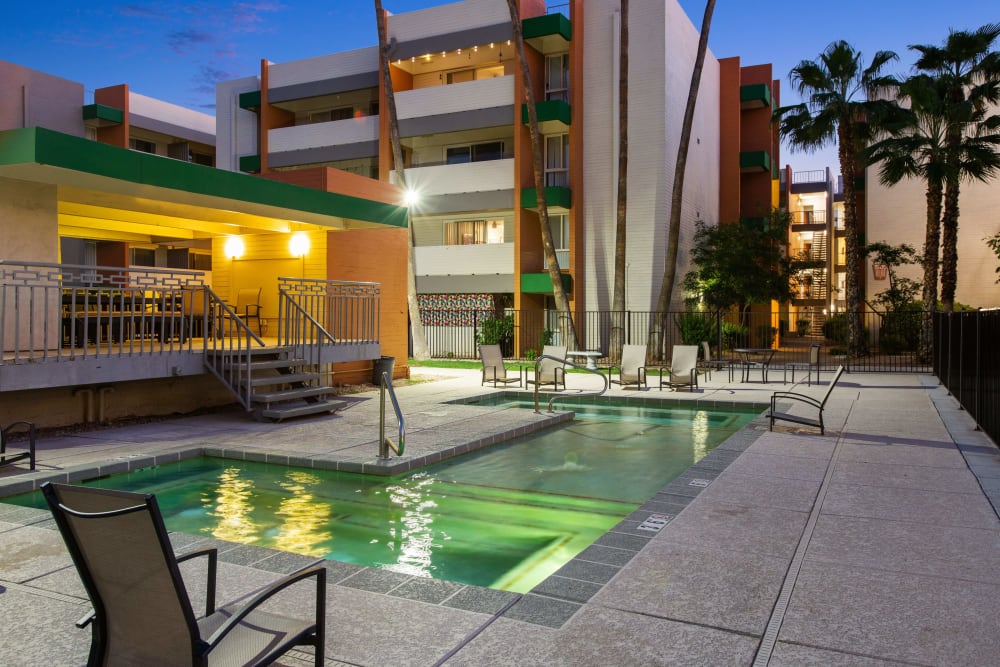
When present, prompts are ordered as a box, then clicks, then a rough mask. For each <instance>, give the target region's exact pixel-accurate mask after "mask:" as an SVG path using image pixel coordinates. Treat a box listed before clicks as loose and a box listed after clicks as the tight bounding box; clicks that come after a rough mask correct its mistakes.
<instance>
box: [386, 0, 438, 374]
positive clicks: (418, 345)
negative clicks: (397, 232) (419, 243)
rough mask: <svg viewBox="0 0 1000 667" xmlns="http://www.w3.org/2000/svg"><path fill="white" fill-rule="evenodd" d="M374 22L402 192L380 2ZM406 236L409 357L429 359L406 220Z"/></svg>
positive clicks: (393, 98)
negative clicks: (410, 346)
mask: <svg viewBox="0 0 1000 667" xmlns="http://www.w3.org/2000/svg"><path fill="white" fill-rule="evenodd" d="M375 21H376V24H377V27H378V60H379V70H380V72H381V77H382V84H383V86H384V88H385V99H386V107H387V109H386V113H388V114H389V142H390V143H391V144H392V162H393V168H394V169H395V171H396V184H397V185H398V186H399V187H400V188H402V189H404V190H405V189H406V174H405V165H404V163H403V149H402V146H401V145H400V141H399V118H398V117H397V116H396V96H395V95H394V94H393V90H392V77H391V76H390V74H389V61H390V54H389V49H390V48H391V44H390V43H389V38H388V35H387V32H388V31H387V30H386V25H385V12H384V11H382V0H375ZM406 227H407V234H408V235H409V242H408V243H407V244H406V245H407V248H408V250H407V260H406V261H407V266H408V267H409V268H408V270H407V272H406V274H407V277H406V304H407V308H408V309H409V313H410V336H411V338H412V339H413V358H414V359H417V360H424V359H429V358H430V356H431V354H430V351H429V350H428V349H427V338H426V337H425V336H424V323H423V320H421V318H420V303H419V302H418V301H417V277H416V276H417V273H416V258H415V251H414V245H415V244H416V241H415V239H414V237H413V219H412V218H408V219H407V225H406Z"/></svg>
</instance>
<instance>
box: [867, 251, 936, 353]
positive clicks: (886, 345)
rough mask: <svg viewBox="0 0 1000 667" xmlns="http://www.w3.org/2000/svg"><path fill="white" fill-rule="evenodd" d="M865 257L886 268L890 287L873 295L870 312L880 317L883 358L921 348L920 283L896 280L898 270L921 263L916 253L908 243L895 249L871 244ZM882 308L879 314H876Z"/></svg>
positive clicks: (901, 279) (880, 343) (880, 339)
mask: <svg viewBox="0 0 1000 667" xmlns="http://www.w3.org/2000/svg"><path fill="white" fill-rule="evenodd" d="M864 253H865V254H866V255H873V256H874V257H873V261H874V262H875V263H876V264H882V265H883V266H885V267H886V271H887V273H888V276H889V287H888V288H887V289H885V290H882V291H881V292H879V293H878V294H876V295H875V298H874V299H873V301H874V304H872V310H874V311H875V312H876V313H878V314H879V316H880V317H881V320H882V324H881V326H880V327H879V347H880V348H881V350H882V352H884V353H886V354H897V353H899V352H903V351H910V350H914V349H918V347H919V346H921V344H922V341H921V339H922V335H921V322H920V318H921V311H923V308H922V306H921V304H920V303H919V302H918V301H917V300H916V297H917V295H918V294H920V289H921V286H920V283H919V282H917V281H915V280H912V279H910V278H902V277H900V276H899V274H898V272H897V269H898V268H899V267H900V266H904V265H906V264H916V263H918V262H920V261H921V260H920V257H919V256H918V255H917V252H916V250H914V249H913V246H911V245H910V244H908V243H901V244H900V245H897V246H894V245H889V244H888V243H883V242H878V243H871V244H869V245H867V246H865V248H864ZM880 308H881V310H882V312H879V309H880Z"/></svg>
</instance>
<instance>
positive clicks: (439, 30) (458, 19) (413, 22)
mask: <svg viewBox="0 0 1000 667" xmlns="http://www.w3.org/2000/svg"><path fill="white" fill-rule="evenodd" d="M588 4H589V3H588ZM504 22H507V23H509V22H510V10H509V9H508V7H507V3H506V2H504V0H465V2H455V3H451V4H447V5H439V6H437V7H429V8H428V9H421V10H418V11H414V12H407V13H405V14H397V15H395V16H390V17H389V25H388V29H389V35H390V36H392V37H395V38H396V39H397V40H399V41H400V42H408V41H411V40H415V39H422V38H424V37H432V36H434V35H446V34H448V33H452V32H459V31H461V30H470V29H473V28H481V27H484V26H489V25H496V24H498V23H504Z"/></svg>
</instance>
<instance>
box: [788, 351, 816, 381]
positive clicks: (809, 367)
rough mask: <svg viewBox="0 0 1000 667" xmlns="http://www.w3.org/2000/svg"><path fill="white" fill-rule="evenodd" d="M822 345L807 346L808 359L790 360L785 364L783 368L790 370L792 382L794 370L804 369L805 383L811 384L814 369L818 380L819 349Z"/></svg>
mask: <svg viewBox="0 0 1000 667" xmlns="http://www.w3.org/2000/svg"><path fill="white" fill-rule="evenodd" d="M822 347H823V346H822V345H819V344H816V343H814V344H812V345H810V346H809V360H808V361H805V362H802V361H792V362H789V363H787V364H785V370H786V371H791V372H792V383H793V384H794V383H795V371H796V370H804V371H806V384H807V385H808V386H812V375H813V372H814V371H815V373H816V382H817V383H818V382H819V351H820V349H822Z"/></svg>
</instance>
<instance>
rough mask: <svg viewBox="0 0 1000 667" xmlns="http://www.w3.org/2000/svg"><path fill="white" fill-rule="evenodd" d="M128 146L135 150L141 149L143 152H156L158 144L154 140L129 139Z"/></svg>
mask: <svg viewBox="0 0 1000 667" xmlns="http://www.w3.org/2000/svg"><path fill="white" fill-rule="evenodd" d="M128 147H129V148H131V149H132V150H134V151H139V152H141V153H152V154H154V155H155V154H156V144H155V143H153V142H152V141H144V140H143V139H129V140H128Z"/></svg>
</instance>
